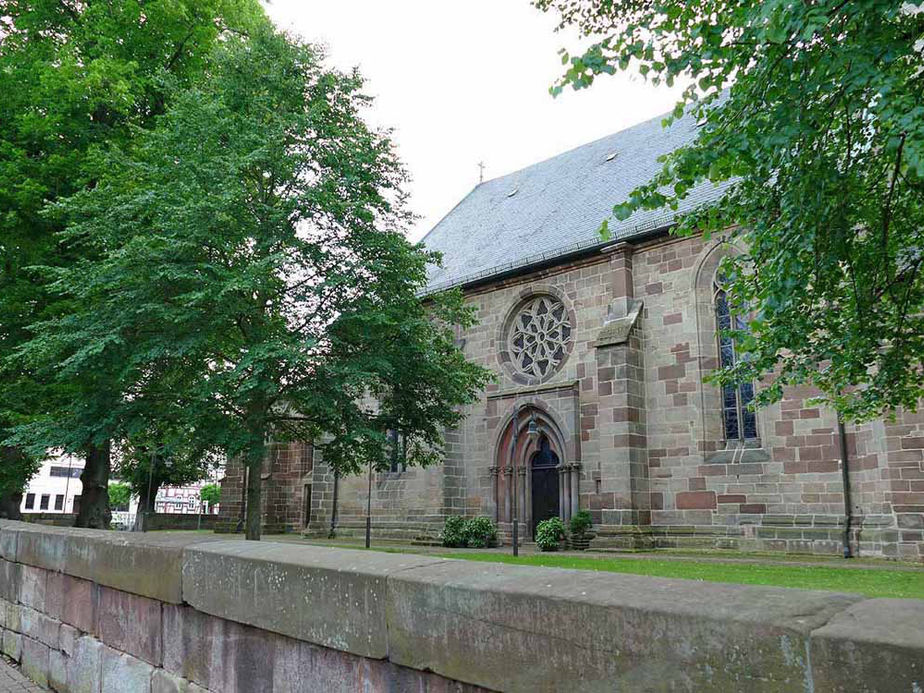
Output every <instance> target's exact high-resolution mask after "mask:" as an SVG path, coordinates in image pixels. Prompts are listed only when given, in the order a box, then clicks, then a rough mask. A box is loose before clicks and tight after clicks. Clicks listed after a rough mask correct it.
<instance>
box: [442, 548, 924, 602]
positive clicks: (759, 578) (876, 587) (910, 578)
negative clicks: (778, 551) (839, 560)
mask: <svg viewBox="0 0 924 693" xmlns="http://www.w3.org/2000/svg"><path fill="white" fill-rule="evenodd" d="M440 555H442V556H443V557H444V558H462V559H465V560H469V561H486V562H493V563H514V564H517V565H537V566H548V567H550V568H572V569H577V570H604V571H608V572H612V573H631V574H633V575H650V576H654V577H669V578H684V579H687V580H701V581H706V582H733V583H738V584H746V585H775V586H777V587H800V588H802V589H812V590H832V591H836V592H854V593H858V594H863V595H866V596H867V597H898V598H904V599H924V570H894V569H889V568H836V567H828V566H798V565H773V564H754V563H718V562H705V561H703V562H699V561H695V560H684V561H676V560H674V561H670V560H667V561H665V560H658V559H656V558H591V557H587V558H584V557H578V556H557V555H555V554H543V555H531V556H520V557H519V558H514V557H513V556H509V555H504V554H499V553H446V554H440Z"/></svg>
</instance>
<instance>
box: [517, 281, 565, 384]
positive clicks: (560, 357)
mask: <svg viewBox="0 0 924 693" xmlns="http://www.w3.org/2000/svg"><path fill="white" fill-rule="evenodd" d="M570 342H571V322H570V320H569V318H568V311H567V309H566V308H565V306H564V305H563V304H562V302H561V301H559V300H558V299H557V298H554V297H553V296H539V297H537V298H534V299H532V300H531V301H529V302H528V303H526V304H525V305H523V307H522V308H520V310H519V311H518V312H517V316H516V318H515V319H514V321H513V325H512V326H511V328H510V335H509V338H508V349H509V352H510V358H511V360H512V362H513V365H514V367H515V368H516V369H517V370H518V371H519V372H521V373H523V374H525V375H528V376H531V377H535V378H544V377H546V376H547V375H550V374H551V373H554V372H555V371H556V370H557V369H558V367H559V366H560V365H561V364H562V362H563V361H564V360H565V356H566V355H567V350H568V344H569V343H570Z"/></svg>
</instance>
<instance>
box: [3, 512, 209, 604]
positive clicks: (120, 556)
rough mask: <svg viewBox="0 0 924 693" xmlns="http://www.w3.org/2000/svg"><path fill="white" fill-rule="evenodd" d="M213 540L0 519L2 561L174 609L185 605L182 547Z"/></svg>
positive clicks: (198, 536)
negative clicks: (53, 573)
mask: <svg viewBox="0 0 924 693" xmlns="http://www.w3.org/2000/svg"><path fill="white" fill-rule="evenodd" d="M213 541H217V538H215V537H210V536H202V535H196V536H192V537H190V536H179V535H164V536H153V535H149V534H134V533H131V532H111V531H106V530H94V529H75V528H72V527H47V526H43V525H35V524H30V523H27V522H13V521H10V520H0V558H4V559H6V560H8V561H15V562H16V563H20V564H23V565H27V566H33V567H36V568H44V569H45V570H49V571H52V572H59V573H64V574H67V575H71V576H74V577H79V578H83V579H85V580H90V581H92V582H95V583H97V584H99V585H103V586H106V587H112V588H114V589H118V590H122V591H123V592H130V593H131V594H138V595H141V596H144V597H150V598H152V599H158V600H160V601H162V602H168V603H171V604H180V603H182V601H183V597H182V561H183V550H184V548H186V547H187V546H192V545H194V544H201V543H207V542H213Z"/></svg>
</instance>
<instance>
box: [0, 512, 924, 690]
mask: <svg viewBox="0 0 924 693" xmlns="http://www.w3.org/2000/svg"><path fill="white" fill-rule="evenodd" d="M0 600H2V601H0V643H2V649H3V651H4V652H5V653H6V654H8V655H9V656H11V657H13V658H14V659H16V660H17V661H20V662H21V663H22V666H23V669H24V671H25V672H26V673H27V674H28V675H29V676H30V677H31V678H33V679H34V680H36V681H38V682H40V683H46V684H47V685H49V686H50V687H51V688H53V689H54V690H58V691H75V692H76V691H80V692H83V691H93V692H94V693H102V692H109V691H119V692H120V693H134V692H141V693H166V692H168V691H176V692H179V691H186V692H187V693H201V692H202V691H222V692H234V691H241V692H246V693H253V692H257V691H273V692H274V693H279V692H280V691H325V692H327V691H343V692H345V693H346V692H350V693H352V692H353V691H360V690H363V691H389V692H395V693H401V692H404V691H408V692H410V691H414V692H415V693H428V692H429V693H438V692H439V693H442V692H446V693H448V692H449V691H454V692H456V693H462V692H465V693H474V692H475V691H483V690H509V691H530V693H535V692H541V691H581V690H586V691H611V690H626V691H647V690H658V691H661V690H697V691H708V690H717V691H789V690H791V691H864V690H866V691H893V690H894V691H914V690H920V689H921V687H922V686H924V628H922V627H921V624H922V623H924V602H921V601H915V600H888V599H864V598H862V597H860V596H857V595H850V594H838V593H829V592H811V591H802V590H788V589H780V588H762V587H748V586H738V585H724V584H710V583H696V582H690V581H683V580H667V579H655V578H644V577H638V576H631V575H614V574H607V573H595V572H590V571H567V570H557V569H549V568H529V567H523V566H506V565H501V564H490V563H474V562H466V561H456V560H448V559H439V558H433V557H428V556H417V555H402V554H386V553H374V552H365V551H353V550H341V549H331V548H324V547H313V546H299V545H293V544H286V543H273V542H261V543H256V542H244V541H240V540H231V541H228V540H224V541H223V540H221V539H220V538H217V537H211V536H203V535H201V534H200V535H196V536H194V537H187V536H177V535H167V536H164V535H160V536H158V535H150V534H148V535H137V534H126V533H114V532H97V531H93V530H77V529H63V528H55V527H43V526H39V525H31V524H26V523H17V522H8V521H0Z"/></svg>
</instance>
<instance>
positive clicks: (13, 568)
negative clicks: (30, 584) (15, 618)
mask: <svg viewBox="0 0 924 693" xmlns="http://www.w3.org/2000/svg"><path fill="white" fill-rule="evenodd" d="M21 570H22V566H20V565H19V564H18V563H13V562H12V561H7V560H5V559H2V558H0V599H3V600H5V601H8V602H13V603H16V602H18V601H19V590H20V583H21V578H20V571H21Z"/></svg>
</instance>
